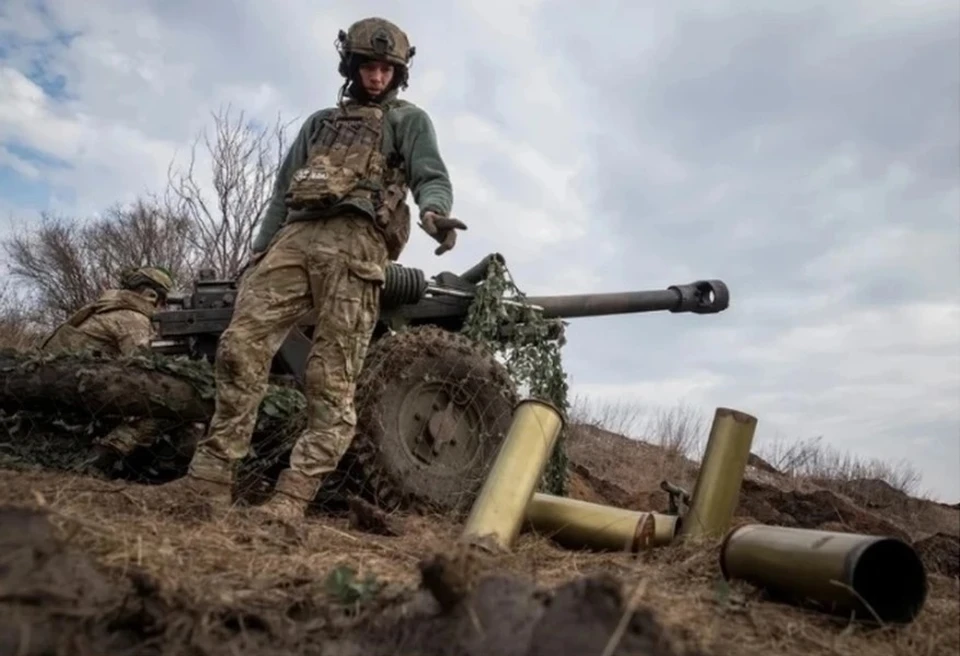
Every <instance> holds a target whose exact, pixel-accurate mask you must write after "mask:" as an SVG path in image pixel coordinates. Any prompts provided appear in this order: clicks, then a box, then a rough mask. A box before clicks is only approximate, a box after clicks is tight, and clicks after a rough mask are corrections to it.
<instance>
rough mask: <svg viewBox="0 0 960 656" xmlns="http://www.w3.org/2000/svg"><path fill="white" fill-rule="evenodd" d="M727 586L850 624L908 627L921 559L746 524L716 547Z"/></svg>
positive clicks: (919, 586) (920, 598)
mask: <svg viewBox="0 0 960 656" xmlns="http://www.w3.org/2000/svg"><path fill="white" fill-rule="evenodd" d="M720 570H721V572H722V573H723V577H724V578H725V579H727V580H731V579H739V580H742V581H747V582H748V583H751V584H753V585H755V586H757V587H759V588H762V589H764V590H766V591H767V592H768V593H771V594H773V595H774V596H776V597H780V598H782V599H784V600H785V601H788V602H793V603H797V604H803V605H808V604H811V603H813V604H814V605H816V606H819V608H820V610H823V611H825V612H827V613H831V614H837V615H843V616H850V615H851V614H853V615H854V616H855V617H856V619H858V620H861V621H863V620H866V621H868V622H869V621H876V620H878V619H879V620H880V621H881V622H884V623H888V622H892V623H908V622H910V621H912V620H913V619H914V618H915V617H916V616H917V614H919V612H920V610H921V609H922V607H923V605H924V602H925V601H926V596H927V577H926V571H925V569H924V566H923V561H921V560H920V557H919V556H918V555H917V553H916V551H915V550H914V548H913V547H912V546H910V545H909V544H907V543H906V542H904V541H902V540H900V539H897V538H892V537H884V536H876V535H862V534H858V533H839V532H833V531H816V530H811V529H802V528H787V527H785V526H766V525H763V524H749V525H747V526H740V527H738V528H736V529H734V530H732V531H730V532H729V533H728V534H727V536H726V537H725V538H724V541H723V544H722V545H721V548H720Z"/></svg>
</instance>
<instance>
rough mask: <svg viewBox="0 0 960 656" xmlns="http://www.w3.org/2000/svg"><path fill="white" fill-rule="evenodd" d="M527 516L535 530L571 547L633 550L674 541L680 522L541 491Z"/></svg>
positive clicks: (636, 550)
mask: <svg viewBox="0 0 960 656" xmlns="http://www.w3.org/2000/svg"><path fill="white" fill-rule="evenodd" d="M526 519H527V523H528V524H529V525H530V527H531V528H532V529H533V530H535V531H537V532H538V533H541V534H544V535H545V536H547V537H550V538H552V539H553V540H555V541H556V542H557V543H558V544H561V545H563V546H565V547H568V548H571V549H582V548H587V549H596V550H604V551H629V552H631V553H636V552H638V551H640V550H642V549H648V548H650V547H654V546H663V545H667V544H670V542H672V541H673V538H674V535H675V534H676V532H677V528H678V524H679V518H678V517H676V516H675V515H661V514H659V513H652V512H642V511H637V510H625V509H623V508H616V507H613V506H606V505H601V504H598V503H590V502H588V501H580V500H578V499H568V498H565V497H558V496H554V495H551V494H543V493H540V492H538V493H535V494H534V495H533V498H532V499H531V500H530V503H529V504H528V505H527V510H526Z"/></svg>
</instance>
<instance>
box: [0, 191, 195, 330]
mask: <svg viewBox="0 0 960 656" xmlns="http://www.w3.org/2000/svg"><path fill="white" fill-rule="evenodd" d="M191 230H192V225H191V222H190V220H189V219H188V218H187V217H186V216H184V215H183V214H178V213H177V212H176V211H173V210H171V208H169V207H168V206H166V205H165V204H163V203H162V202H160V201H158V200H157V199H155V198H142V199H138V200H136V201H134V202H133V203H131V204H130V205H127V206H121V205H116V206H114V207H111V208H110V209H108V210H107V211H106V212H104V213H103V215H101V216H99V217H96V218H93V219H90V220H87V221H81V220H77V219H71V218H66V217H55V216H51V215H47V214H45V215H43V217H42V219H41V223H40V225H39V226H37V227H36V228H34V229H33V230H24V229H22V228H21V229H20V230H18V231H17V232H15V233H14V234H13V235H12V236H10V237H8V238H7V239H6V240H5V241H4V242H3V247H4V250H5V252H6V255H7V266H8V269H9V272H10V275H11V276H12V277H13V278H15V279H19V280H20V281H22V282H25V283H27V288H28V289H29V292H30V294H29V299H30V301H31V302H32V305H33V308H32V310H33V311H34V312H35V316H36V319H37V320H38V321H39V322H40V323H41V324H42V325H44V326H46V327H50V326H52V325H53V324H55V323H57V322H59V321H62V320H64V319H66V318H67V317H68V316H69V315H70V314H71V313H73V312H74V311H76V310H77V309H79V308H80V307H81V306H83V305H84V304H85V303H89V302H90V301H92V300H94V299H96V298H97V297H98V296H99V295H100V294H101V293H102V291H103V290H104V289H107V288H109V287H111V286H115V285H116V281H117V275H118V273H119V271H120V270H121V269H123V268H125V267H130V266H147V265H151V266H162V267H166V268H167V269H169V270H170V271H171V273H173V275H174V276H175V277H177V278H178V279H180V280H182V279H184V278H188V277H189V276H190V275H191V274H192V269H193V265H194V261H195V259H196V258H195V252H194V250H193V248H192V246H191Z"/></svg>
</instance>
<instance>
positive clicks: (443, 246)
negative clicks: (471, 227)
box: [419, 211, 467, 255]
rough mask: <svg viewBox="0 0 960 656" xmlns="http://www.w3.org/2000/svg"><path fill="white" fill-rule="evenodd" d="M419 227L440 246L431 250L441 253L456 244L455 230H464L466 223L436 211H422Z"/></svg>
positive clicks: (436, 253) (437, 253)
mask: <svg viewBox="0 0 960 656" xmlns="http://www.w3.org/2000/svg"><path fill="white" fill-rule="evenodd" d="M419 225H420V227H421V228H423V231H424V232H426V233H427V234H428V235H430V236H431V237H433V238H434V239H435V240H437V242H439V243H440V246H438V247H437V250H435V251H433V252H434V254H435V255H443V254H444V253H446V252H447V251H449V250H450V249H452V248H453V247H454V246H456V244H457V230H466V229H467V225H466V224H465V223H464V222H463V221H461V220H460V219H452V218H447V217H443V216H440V215H439V214H437V213H436V212H430V211H427V212H424V213H423V217H421V219H420V224H419Z"/></svg>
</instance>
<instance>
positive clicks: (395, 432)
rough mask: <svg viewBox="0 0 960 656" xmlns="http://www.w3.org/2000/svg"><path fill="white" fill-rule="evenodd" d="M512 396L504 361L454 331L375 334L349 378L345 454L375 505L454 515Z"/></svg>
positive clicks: (492, 450) (494, 442)
mask: <svg viewBox="0 0 960 656" xmlns="http://www.w3.org/2000/svg"><path fill="white" fill-rule="evenodd" d="M516 400H517V395H516V389H515V386H514V383H513V381H512V379H511V378H510V376H509V374H508V373H507V371H506V369H505V368H504V367H503V365H501V364H500V363H499V362H497V360H496V359H495V358H494V357H493V354H492V353H490V352H489V351H488V350H487V349H485V348H483V347H481V346H479V345H478V344H476V343H475V342H473V341H472V340H470V339H468V338H467V337H465V336H463V335H460V334H457V333H450V332H446V331H443V330H440V329H438V328H435V327H432V326H424V327H417V328H413V329H410V330H406V331H403V332H400V333H397V334H395V335H391V336H387V337H383V338H381V339H379V340H378V341H376V342H375V343H374V344H373V345H372V346H371V348H370V351H369V353H368V355H367V359H366V362H365V365H364V369H363V371H362V372H361V374H360V379H359V380H358V385H357V394H356V402H357V434H356V438H355V439H354V443H353V445H352V446H351V449H350V453H349V454H348V455H347V456H346V457H345V459H344V461H345V463H349V464H348V465H347V466H349V467H350V468H351V470H352V469H353V468H354V467H356V468H359V470H360V471H359V472H358V473H359V475H360V477H361V478H362V480H363V486H364V488H365V492H366V495H367V496H369V497H371V498H372V499H373V500H374V501H375V502H376V503H377V504H378V505H379V506H381V507H383V508H386V509H390V510H393V509H396V508H398V507H401V506H403V507H413V508H416V509H419V510H421V511H439V512H444V513H454V514H458V513H460V512H463V511H464V510H468V509H469V507H470V505H471V504H472V502H473V499H474V498H475V496H476V494H477V492H478V491H479V488H480V486H481V485H482V484H483V481H484V478H485V476H486V473H487V471H488V470H489V468H490V465H491V464H492V462H493V459H494V458H495V457H496V455H497V452H498V450H499V448H500V444H501V442H502V441H503V439H504V437H505V436H506V434H507V431H508V429H509V428H510V423H511V421H512V415H513V407H514V405H515V404H516ZM355 473H356V472H353V471H351V476H353V475H355Z"/></svg>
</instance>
